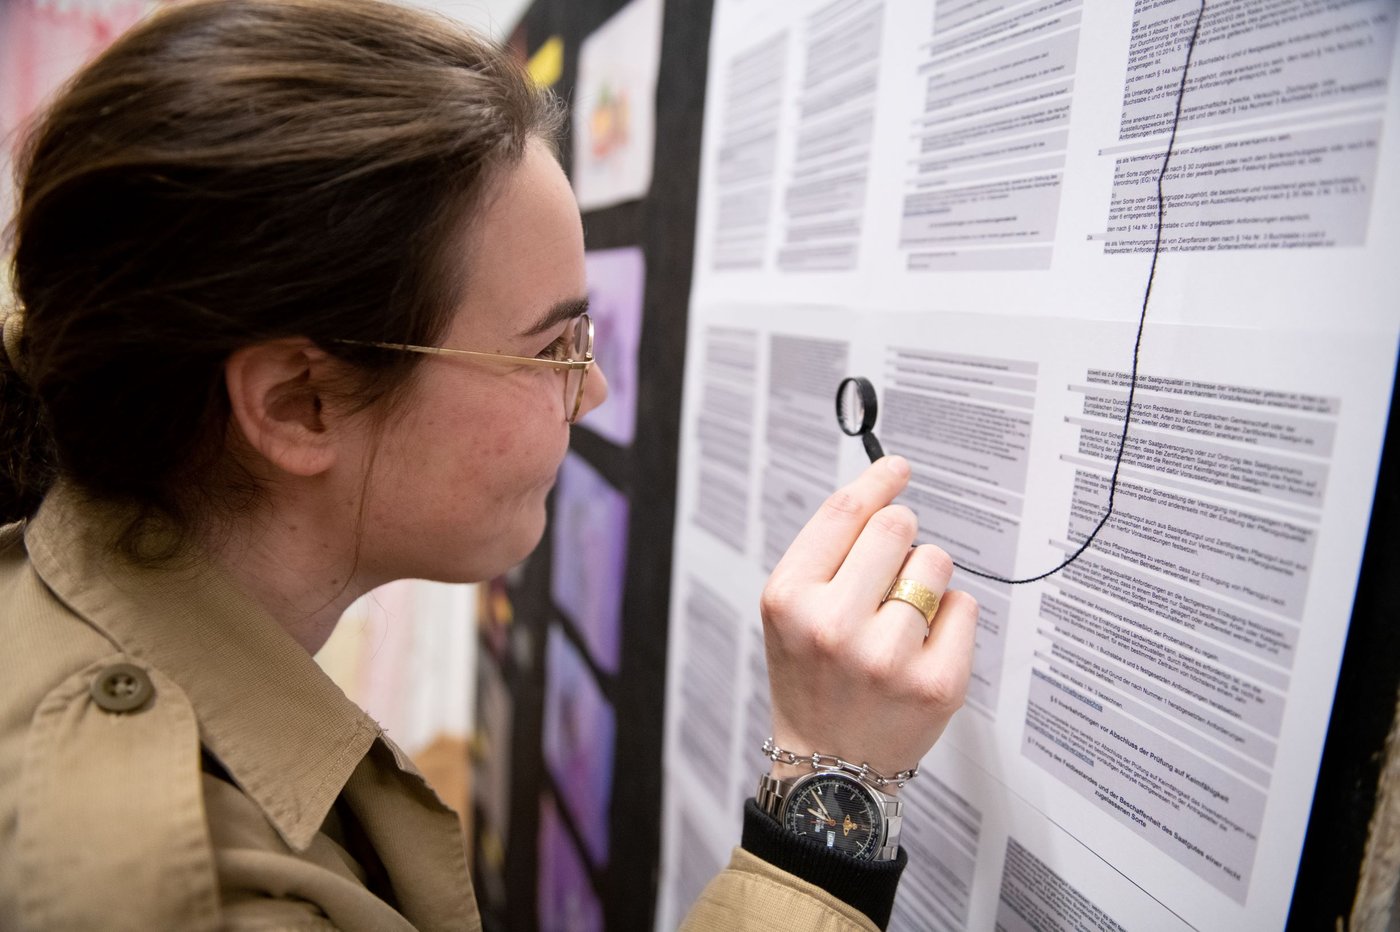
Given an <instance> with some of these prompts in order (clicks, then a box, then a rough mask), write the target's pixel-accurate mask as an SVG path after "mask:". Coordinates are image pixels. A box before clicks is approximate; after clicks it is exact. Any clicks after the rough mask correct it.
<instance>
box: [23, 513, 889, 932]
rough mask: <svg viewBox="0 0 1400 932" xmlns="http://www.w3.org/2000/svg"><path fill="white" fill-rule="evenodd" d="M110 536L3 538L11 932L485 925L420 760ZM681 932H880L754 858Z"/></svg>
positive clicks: (249, 607)
mask: <svg viewBox="0 0 1400 932" xmlns="http://www.w3.org/2000/svg"><path fill="white" fill-rule="evenodd" d="M111 526H112V521H111V518H110V516H105V515H104V514H103V513H102V511H101V510H100V509H96V508H93V507H92V506H90V505H87V504H85V503H84V501H83V500H82V498H81V496H79V495H77V494H76V493H75V492H74V491H73V490H71V489H65V488H63V487H60V488H58V489H56V490H55V491H54V492H53V493H51V494H50V496H49V498H48V499H47V500H46V501H45V503H44V506H43V508H42V509H41V511H40V513H39V515H38V516H37V517H36V518H35V519H34V520H33V521H31V522H29V523H28V524H27V525H11V526H9V527H6V528H3V529H0V644H3V655H0V656H3V657H4V658H5V659H4V664H3V666H4V674H3V676H0V929H6V930H15V932H20V930H23V932H40V930H73V929H110V930H119V929H132V930H137V929H140V930H157V929H180V930H191V932H193V930H202V929H239V930H243V929H249V930H251V929H268V930H271V929H279V930H313V929H316V930H320V929H345V930H363V932H370V930H374V932H389V930H407V929H444V930H445V929H478V928H480V920H479V918H478V915H477V909H476V902H475V899H474V897H473V894H472V889H471V881H470V879H469V876H468V871H467V863H466V856H465V849H464V844H463V838H462V834H461V829H460V826H459V823H458V822H457V818H456V816H455V815H454V814H453V813H452V812H451V810H449V809H448V807H447V806H445V805H444V804H443V803H442V802H441V801H440V800H439V799H438V797H437V796H436V794H434V792H433V790H432V789H431V788H430V787H429V786H428V785H427V783H426V782H424V780H423V778H422V776H421V775H420V774H419V773H418V772H417V770H416V769H415V768H414V767H413V765H412V764H411V763H410V762H409V760H408V758H407V756H406V755H404V754H403V752H401V751H400V750H399V749H398V748H397V747H395V745H394V744H393V742H392V741H390V740H389V739H388V737H386V736H385V735H384V733H383V731H382V730H381V729H380V728H379V726H378V725H377V724H376V723H375V722H374V721H373V720H372V719H370V718H369V717H368V716H367V715H365V713H364V712H363V711H361V710H360V709H359V708H358V707H357V706H355V705H354V704H353V703H351V702H350V701H349V700H348V699H347V698H346V697H345V695H344V694H343V693H342V692H341V691H340V689H339V688H338V687H336V686H335V684H334V683H332V682H331V680H330V679H328V678H327V677H326V676H325V674H324V673H322V672H321V670H320V668H318V667H317V666H316V664H315V663H314V662H313V661H312V659H311V657H310V656H309V655H308V654H307V653H306V651H305V650H303V649H302V648H301V647H300V646H298V645H297V644H296V642H294V641H293V640H292V639H291V638H290V637H289V636H288V635H287V634H286V633H285V632H284V631H283V630H282V628H281V627H280V626H278V625H277V624H276V622H274V621H273V620H272V619H271V618H270V617H269V616H267V615H266V614H265V613H264V612H262V611H261V610H260V609H259V608H257V607H256V606H254V605H253V604H252V603H251V602H250V601H249V600H248V598H247V597H246V596H244V595H243V594H242V593H241V592H239V591H237V590H236V589H235V588H234V587H233V586H232V584H231V583H230V582H229V581H228V580H227V579H225V578H224V577H223V576H222V575H220V574H218V573H215V572H213V571H212V570H211V569H210V568H209V567H207V566H201V567H184V568H176V569H162V570H148V569H138V568H135V567H133V566H132V565H131V564H129V563H127V562H125V561H124V560H122V559H121V558H119V557H118V556H116V555H115V553H114V551H113V550H112V549H111V548H110V547H108V546H106V545H105V543H104V541H105V540H107V539H109V537H110V530H111ZM734 819H735V823H736V827H737V823H738V821H739V819H740V813H737V812H736V813H734ZM684 928H686V929H695V930H724V932H735V930H746V929H755V930H756V929H802V930H820V932H827V930H830V932H837V930H842V932H845V930H857V929H860V930H867V932H868V930H872V929H874V928H875V927H874V925H873V924H872V923H871V922H870V921H869V920H868V919H867V918H866V917H865V916H864V915H862V914H861V913H860V912H858V911H857V910H855V909H853V908H852V907H850V906H848V905H846V904H845V903H843V902H841V901H839V900H837V899H835V898H834V897H832V896H830V895H829V894H827V893H826V892H824V891H822V890H820V889H819V888H817V887H814V886H812V885H811V884H808V883H806V882H804V881H802V880H799V879H798V878H796V877H793V876H792V875H790V874H787V873H784V872H783V871H780V870H778V869H777V868H775V867H772V866H771V865H769V864H767V863H766V862H764V861H761V860H759V859H758V858H756V857H754V856H752V855H750V854H748V853H747V852H745V851H743V850H741V849H735V851H734V855H733V859H732V860H731V861H730V864H729V866H728V867H727V868H726V869H725V870H724V871H722V872H721V873H720V874H719V876H718V877H716V878H715V879H714V880H713V881H712V882H711V883H710V885H709V887H708V888H706V890H705V891H704V893H703V894H702V895H701V897H700V899H699V901H698V902H697V903H696V905H695V906H694V908H693V909H692V910H691V913H690V915H689V917H688V918H687V919H686V921H685V925H684Z"/></svg>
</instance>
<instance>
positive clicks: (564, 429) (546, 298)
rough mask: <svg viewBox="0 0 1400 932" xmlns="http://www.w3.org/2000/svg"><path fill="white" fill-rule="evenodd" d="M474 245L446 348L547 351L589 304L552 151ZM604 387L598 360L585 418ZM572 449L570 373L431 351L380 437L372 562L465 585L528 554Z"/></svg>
mask: <svg viewBox="0 0 1400 932" xmlns="http://www.w3.org/2000/svg"><path fill="white" fill-rule="evenodd" d="M462 248H463V255H462V258H461V261H462V263H463V265H464V269H465V271H466V273H467V285H466V299H465V302H464V303H463V305H462V306H461V307H460V308H459V309H458V311H457V314H456V316H455V318H454V320H453V322H452V324H451V327H450V328H449V329H448V331H447V334H446V336H445V338H444V339H443V341H442V345H443V346H446V347H450V348H454V349H465V350H477V351H485V352H495V353H506V354H509V355H512V356H535V355H538V354H541V353H542V352H544V351H545V350H546V349H547V348H548V347H549V346H550V345H551V344H552V343H553V342H554V341H556V340H557V339H559V338H560V337H561V335H562V334H563V333H564V331H565V328H566V326H567V325H568V322H569V319H571V318H572V317H574V316H576V315H577V314H578V313H579V312H581V311H582V310H583V309H584V306H585V303H586V300H587V294H588V289H587V282H586V279H585V275H584V264H583V226H582V223H581V222H580V219H579V212H578V206H577V204H576V203H575V201H574V195H573V191H572V190H571V189H570V187H569V182H568V180H567V179H566V178H565V176H564V173H563V171H562V170H561V169H560V167H559V164H558V163H557V162H556V161H555V160H554V157H553V156H552V155H551V154H550V153H549V151H548V150H547V149H546V148H545V147H544V145H542V144H540V143H538V142H532V143H530V145H529V147H528V149H527V151H526V154H525V156H524V159H523V161H522V162H521V163H520V164H518V165H517V166H515V167H514V168H512V169H510V170H509V171H508V172H507V173H506V175H505V176H504V177H503V178H502V179H501V181H500V184H499V187H498V188H497V191H496V193H495V196H494V197H488V199H487V201H486V202H485V206H484V208H483V211H482V213H481V215H479V216H478V217H477V219H476V221H475V225H474V231H473V232H472V233H471V234H470V235H469V236H468V237H466V241H465V243H464V245H463V247H462ZM606 395H607V382H606V380H605V378H604V377H603V373H602V370H601V369H600V368H599V367H598V366H597V365H595V366H594V367H593V369H592V370H591V371H590V372H589V373H588V377H587V380H586V383H585V389H584V400H583V406H582V409H581V411H580V415H581V414H582V412H584V411H588V410H591V409H592V408H595V407H597V406H598V404H600V403H601V402H602V401H603V399H604V397H606ZM568 444H569V425H568V423H567V421H566V420H565V409H564V376H563V373H562V372H560V371H556V370H553V369H548V368H544V367H537V366H507V365H492V364H483V363H482V362H479V361H477V360H473V359H464V358H460V357H458V358H454V357H450V356H429V357H425V358H424V359H423V361H422V363H421V364H420V366H419V368H418V371H417V376H416V378H415V380H414V382H413V384H412V385H411V386H410V390H409V393H408V396H407V397H406V398H405V399H403V401H402V402H401V403H400V406H399V407H398V408H397V409H396V410H395V411H394V412H393V414H392V415H391V416H390V420H389V423H388V424H387V426H386V427H385V428H384V430H383V432H382V435H381V436H380V437H379V439H378V441H377V442H376V443H375V444H374V446H375V449H376V455H375V458H374V462H373V465H372V467H371V473H370V482H369V492H368V498H367V500H366V504H365V511H364V521H363V541H362V545H361V551H360V567H361V570H362V571H363V572H364V573H365V574H366V575H367V576H370V577H377V578H379V579H397V578H404V577H416V578H424V579H437V580H442V581H450V582H465V581H471V580H480V579H487V578H490V577H492V576H495V575H497V574H499V573H501V572H503V571H504V570H506V569H508V568H509V567H511V566H513V565H515V564H516V563H518V562H520V560H522V559H524V558H525V556H527V555H528V554H529V553H530V551H531V550H533V549H534V548H535V545H536V544H538V543H539V540H540V537H541V535H542V534H543V533H544V524H545V498H546V496H547V495H548V494H549V490H550V488H551V487H552V486H553V485H554V479H555V474H556V473H557V472H558V469H559V465H560V463H561V462H562V461H563V458H564V454H565V452H566V450H567V448H568Z"/></svg>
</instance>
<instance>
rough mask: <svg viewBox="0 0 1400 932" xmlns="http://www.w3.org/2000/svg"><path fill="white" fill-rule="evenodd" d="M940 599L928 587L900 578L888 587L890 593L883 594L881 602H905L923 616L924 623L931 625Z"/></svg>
mask: <svg viewBox="0 0 1400 932" xmlns="http://www.w3.org/2000/svg"><path fill="white" fill-rule="evenodd" d="M941 598H942V596H940V595H939V594H938V593H936V592H934V591H933V590H932V589H930V588H929V587H928V586H925V585H924V584H923V583H921V582H916V581H915V580H912V579H905V578H904V577H903V576H901V577H900V578H899V579H896V580H895V581H894V583H893V584H892V585H891V586H890V591H889V592H886V593H885V597H884V598H883V599H881V600H880V601H881V602H888V601H890V600H891V599H897V600H898V601H900V602H906V603H908V604H909V605H912V606H914V607H915V608H917V609H918V610H919V613H920V614H922V615H923V616H924V621H925V622H927V623H928V624H933V616H934V615H937V614H938V602H939V600H940V599H941Z"/></svg>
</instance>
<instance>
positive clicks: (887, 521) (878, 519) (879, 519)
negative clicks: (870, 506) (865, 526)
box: [870, 505, 919, 540]
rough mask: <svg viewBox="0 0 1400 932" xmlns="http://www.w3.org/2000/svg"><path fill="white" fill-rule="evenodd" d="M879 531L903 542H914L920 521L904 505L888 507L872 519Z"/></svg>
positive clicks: (876, 513)
mask: <svg viewBox="0 0 1400 932" xmlns="http://www.w3.org/2000/svg"><path fill="white" fill-rule="evenodd" d="M870 525H871V526H872V527H874V528H875V529H876V530H877V531H880V532H882V533H885V534H888V535H889V536H891V537H897V538H900V539H902V540H913V539H914V535H915V534H917V533H918V531H919V519H918V518H916V517H915V516H914V512H912V511H910V510H909V509H908V508H906V507H905V506H903V505H886V506H885V507H884V508H881V509H880V510H879V511H877V512H875V516H874V517H872V518H871V519H870Z"/></svg>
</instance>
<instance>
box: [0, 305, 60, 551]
mask: <svg viewBox="0 0 1400 932" xmlns="http://www.w3.org/2000/svg"><path fill="white" fill-rule="evenodd" d="M3 329H4V352H0V524H9V523H11V522H14V521H19V520H22V519H24V518H29V517H32V516H33V514H34V512H36V511H38V510H39V503H40V502H41V501H43V498H44V494H45V493H46V492H47V491H48V490H49V486H51V485H52V484H53V480H54V477H55V476H56V475H57V472H58V468H57V462H56V459H57V458H56V456H55V455H54V450H53V439H52V437H50V435H49V425H48V417H47V416H46V415H45V413H44V407H43V403H42V402H41V401H40V400H39V396H38V395H37V394H36V393H35V392H34V389H33V388H32V387H31V386H30V384H29V383H28V382H27V381H26V380H25V378H24V375H23V371H24V362H23V360H24V330H23V315H22V312H20V311H18V310H11V311H10V312H9V313H8V314H7V315H6V316H5V320H4V328H3Z"/></svg>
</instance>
